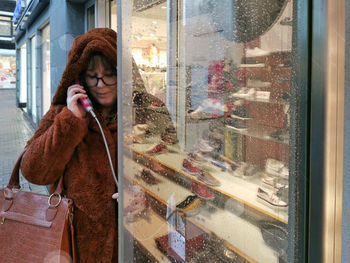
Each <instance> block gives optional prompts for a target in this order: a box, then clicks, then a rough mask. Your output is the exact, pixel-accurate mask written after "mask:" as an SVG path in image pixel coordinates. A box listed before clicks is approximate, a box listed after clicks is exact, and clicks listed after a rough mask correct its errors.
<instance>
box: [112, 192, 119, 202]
mask: <svg viewBox="0 0 350 263" xmlns="http://www.w3.org/2000/svg"><path fill="white" fill-rule="evenodd" d="M112 198H113V199H115V200H117V202H118V201H119V200H118V199H119V194H118V193H115V194H113V195H112Z"/></svg>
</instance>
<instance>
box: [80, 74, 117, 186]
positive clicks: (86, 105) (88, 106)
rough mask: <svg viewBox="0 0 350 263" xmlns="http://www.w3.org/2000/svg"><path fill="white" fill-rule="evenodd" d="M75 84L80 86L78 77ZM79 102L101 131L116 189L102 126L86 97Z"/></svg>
mask: <svg viewBox="0 0 350 263" xmlns="http://www.w3.org/2000/svg"><path fill="white" fill-rule="evenodd" d="M75 83H76V84H78V85H80V82H79V78H78V77H77V78H76V79H75ZM80 102H81V104H82V105H83V107H84V109H85V110H86V111H87V112H89V113H90V114H91V115H92V117H94V119H95V120H96V122H97V124H98V127H99V128H100V131H101V134H102V138H103V142H104V144H105V147H106V152H107V157H108V161H109V166H110V167H111V171H112V175H113V179H114V182H115V185H116V186H117V188H118V179H117V176H116V175H115V172H114V167H113V163H112V158H111V154H110V152H109V147H108V143H107V140H106V136H105V134H104V132H103V129H102V126H101V124H100V122H99V121H98V118H97V117H96V114H95V112H94V111H93V108H92V106H91V104H92V103H91V101H90V99H89V98H88V97H86V98H82V99H80Z"/></svg>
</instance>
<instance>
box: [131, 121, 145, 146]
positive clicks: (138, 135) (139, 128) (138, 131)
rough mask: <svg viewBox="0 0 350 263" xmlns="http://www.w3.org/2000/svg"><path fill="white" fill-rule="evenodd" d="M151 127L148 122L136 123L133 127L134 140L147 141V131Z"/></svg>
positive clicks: (141, 142)
mask: <svg viewBox="0 0 350 263" xmlns="http://www.w3.org/2000/svg"><path fill="white" fill-rule="evenodd" d="M148 129H149V126H148V125H147V124H136V125H135V126H134V127H133V142H135V143H140V144H143V143H146V132H147V130H148Z"/></svg>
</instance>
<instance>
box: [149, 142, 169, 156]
mask: <svg viewBox="0 0 350 263" xmlns="http://www.w3.org/2000/svg"><path fill="white" fill-rule="evenodd" d="M167 149H168V148H167V147H166V145H164V144H163V143H158V144H156V145H153V146H151V147H150V148H149V149H148V150H146V153H148V154H160V153H165V152H167Z"/></svg>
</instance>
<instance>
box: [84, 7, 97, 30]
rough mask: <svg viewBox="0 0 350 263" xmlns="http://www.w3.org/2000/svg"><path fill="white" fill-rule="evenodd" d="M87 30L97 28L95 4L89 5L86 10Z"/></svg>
mask: <svg viewBox="0 0 350 263" xmlns="http://www.w3.org/2000/svg"><path fill="white" fill-rule="evenodd" d="M86 23H87V31H89V30H90V29H93V28H95V5H92V6H90V7H88V9H87V10H86Z"/></svg>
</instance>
